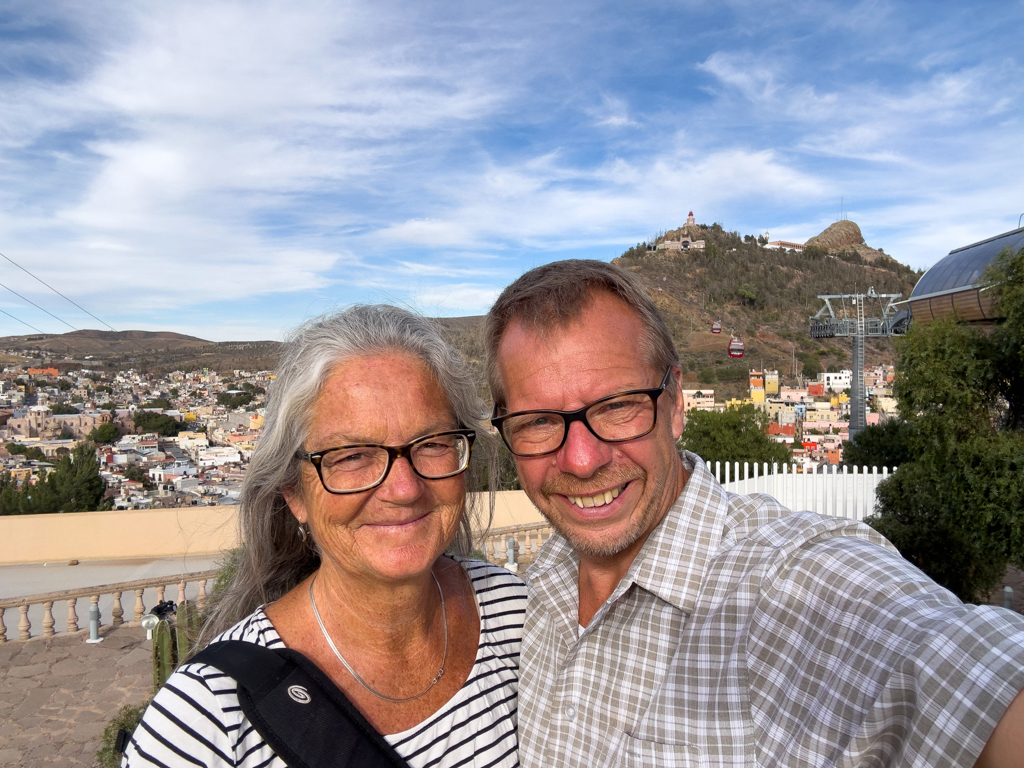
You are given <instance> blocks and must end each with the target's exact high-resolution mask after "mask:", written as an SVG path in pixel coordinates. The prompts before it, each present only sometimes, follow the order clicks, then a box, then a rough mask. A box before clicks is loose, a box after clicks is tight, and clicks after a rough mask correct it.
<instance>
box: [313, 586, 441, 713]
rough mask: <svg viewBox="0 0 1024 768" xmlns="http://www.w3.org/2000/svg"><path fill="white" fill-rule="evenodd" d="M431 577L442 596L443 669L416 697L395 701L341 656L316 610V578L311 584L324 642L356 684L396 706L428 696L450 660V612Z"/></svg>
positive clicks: (315, 614) (314, 609)
mask: <svg viewBox="0 0 1024 768" xmlns="http://www.w3.org/2000/svg"><path fill="white" fill-rule="evenodd" d="M317 575H319V574H317ZM430 575H431V576H433V578H434V584H436V585H437V594H439V595H440V596H441V620H442V621H443V622H444V653H443V654H442V656H441V668H440V669H439V670H437V674H436V675H435V676H434V679H433V680H431V681H430V685H428V686H427V687H426V688H424V689H423V690H422V691H420V692H419V693H417V694H416V695H415V696H410V697H408V698H406V699H394V698H392V697H391V696H385V695H384V694H383V693H381V692H380V691H375V690H374V689H373V688H371V687H370V686H369V685H367V683H366V681H365V680H363V678H361V677H360V676H359V674H358V673H357V672H356V671H355V670H354V669H352V665H351V664H349V663H348V662H347V661H345V657H344V656H342V655H341V651H339V650H338V646H336V645H335V644H334V641H333V640H331V636H330V635H329V634H327V627H325V626H324V621H323V619H321V618H320V611H318V610H317V609H316V599H315V598H314V597H313V585H314V584H316V576H314V577H313V580H312V581H311V582H309V603H310V605H312V606H313V615H314V616H316V623H317V624H319V625H320V631H321V632H323V633H324V640H326V641H327V644H328V645H329V646H331V650H332V651H334V655H335V656H337V657H338V661H340V662H341V664H342V666H343V667H345V669H347V670H348V673H349V674H350V675H352V677H354V678H355V679H356V682H357V683H359V684H360V685H361V686H363V688H365V689H366V690H368V691H369V692H370V693H372V694H373V695H374V696H377V697H378V698H381V699H384V700H385V701H391V702H394V703H395V704H401V703H402V702H405V701H413V700H415V699H418V698H420V696H423V695H424V694H426V692H427V691H429V690H430V689H431V688H433V687H434V686H435V685H437V681H438V680H440V679H441V675H443V674H444V663H445V661H447V659H448V612H447V611H446V610H445V607H444V590H442V589H441V582H439V581H438V580H437V576H434V572H433V571H431V572H430Z"/></svg>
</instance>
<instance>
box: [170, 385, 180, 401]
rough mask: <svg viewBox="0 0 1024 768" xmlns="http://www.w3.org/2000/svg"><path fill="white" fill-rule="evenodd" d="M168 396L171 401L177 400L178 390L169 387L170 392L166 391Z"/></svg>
mask: <svg viewBox="0 0 1024 768" xmlns="http://www.w3.org/2000/svg"><path fill="white" fill-rule="evenodd" d="M168 394H169V395H170V396H171V399H172V400H177V399H178V388H177V387H171V388H170V390H169V391H168Z"/></svg>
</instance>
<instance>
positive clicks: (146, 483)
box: [124, 464, 153, 488]
mask: <svg viewBox="0 0 1024 768" xmlns="http://www.w3.org/2000/svg"><path fill="white" fill-rule="evenodd" d="M124 479H125V480H132V481H133V482H136V483H142V487H143V488H152V487H153V481H152V480H150V478H149V475H148V474H147V473H146V472H145V471H143V469H142V467H140V466H138V465H137V464H131V465H129V466H128V467H127V468H125V470H124Z"/></svg>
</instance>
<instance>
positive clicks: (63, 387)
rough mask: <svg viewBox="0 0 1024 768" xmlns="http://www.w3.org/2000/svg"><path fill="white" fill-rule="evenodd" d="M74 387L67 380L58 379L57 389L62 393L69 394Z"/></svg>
mask: <svg viewBox="0 0 1024 768" xmlns="http://www.w3.org/2000/svg"><path fill="white" fill-rule="evenodd" d="M72 386H73V385H72V384H71V382H70V381H68V380H67V379H57V389H59V390H60V391H61V392H67V391H68V390H69V389H71V387H72Z"/></svg>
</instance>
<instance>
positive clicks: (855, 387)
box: [810, 287, 906, 440]
mask: <svg viewBox="0 0 1024 768" xmlns="http://www.w3.org/2000/svg"><path fill="white" fill-rule="evenodd" d="M902 296H903V294H902V293H875V289H874V288H873V287H872V288H868V292H867V293H838V294H824V295H819V296H818V298H819V299H821V300H822V301H824V302H825V304H824V305H823V306H822V308H821V309H819V310H818V312H817V314H814V315H811V318H810V319H811V329H810V333H811V338H812V339H831V338H836V337H851V338H852V339H853V363H852V366H853V371H852V373H853V376H852V377H851V378H852V380H851V382H850V439H851V440H853V438H854V435H856V434H857V433H858V432H860V431H861V430H862V429H864V427H866V426H867V392H866V388H865V386H864V340H865V339H867V338H880V337H885V336H897V335H901V334H903V333H905V332H906V323H905V322H904V321H903V319H902V318H899V317H897V314H898V310H897V307H896V300H897V299H899V298H902ZM875 300H877V301H878V308H879V310H880V314H881V317H867V304H868V301H872V302H873V301H875ZM833 301H836V302H839V306H838V307H833V306H832V302H833ZM847 301H849V302H850V306H849V308H848V307H847ZM837 310H838V311H837Z"/></svg>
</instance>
